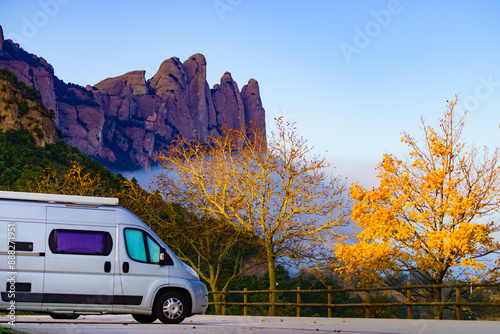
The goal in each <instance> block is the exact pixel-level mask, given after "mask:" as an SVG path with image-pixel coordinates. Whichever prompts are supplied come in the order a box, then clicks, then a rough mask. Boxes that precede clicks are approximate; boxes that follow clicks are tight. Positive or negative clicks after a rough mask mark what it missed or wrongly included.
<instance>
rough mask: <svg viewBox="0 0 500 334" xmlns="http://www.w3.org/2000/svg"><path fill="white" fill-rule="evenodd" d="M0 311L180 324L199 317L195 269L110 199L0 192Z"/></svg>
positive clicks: (200, 289)
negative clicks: (110, 315) (114, 315)
mask: <svg viewBox="0 0 500 334" xmlns="http://www.w3.org/2000/svg"><path fill="white" fill-rule="evenodd" d="M0 291H1V300H0V309H2V310H4V311H5V310H7V311H10V314H11V315H12V314H13V311H12V310H15V311H17V310H19V311H37V312H47V313H49V314H50V315H51V316H52V317H53V318H56V319H76V318H78V316H79V315H81V314H105V313H121V314H124V313H125V314H132V316H133V317H134V319H135V320H137V321H139V322H142V323H151V322H153V321H155V320H156V319H159V320H160V321H162V322H163V323H166V324H172V323H180V322H181V321H182V320H184V318H185V317H189V316H191V315H193V314H198V313H203V312H204V311H205V310H206V308H207V306H208V292H207V288H206V286H205V284H203V283H202V282H200V280H199V277H198V275H197V274H196V272H195V271H194V270H193V269H192V268H191V267H189V266H187V265H186V264H184V263H183V262H182V261H181V260H179V259H178V258H177V257H176V256H175V255H174V253H173V252H172V251H171V250H170V249H169V248H168V247H167V245H165V243H164V242H163V241H162V240H161V239H160V238H159V237H158V236H157V235H156V234H155V233H154V232H153V231H152V230H151V229H150V228H149V227H148V226H146V224H144V223H143V222H142V221H140V220H139V218H137V217H136V216H135V215H133V214H132V213H131V212H129V211H128V210H126V209H124V208H122V207H119V206H118V199H116V198H102V197H86V196H66V195H51V194H35V193H21V192H9V191H0Z"/></svg>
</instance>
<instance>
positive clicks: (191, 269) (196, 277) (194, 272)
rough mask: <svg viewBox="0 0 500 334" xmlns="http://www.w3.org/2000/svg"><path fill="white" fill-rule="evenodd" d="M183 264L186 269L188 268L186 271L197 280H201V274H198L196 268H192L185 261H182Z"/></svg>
mask: <svg viewBox="0 0 500 334" xmlns="http://www.w3.org/2000/svg"><path fill="white" fill-rule="evenodd" d="M182 264H183V265H184V269H186V271H187V272H188V273H189V274H190V275H191V276H193V277H194V278H195V279H197V280H200V276H198V273H197V272H196V270H194V269H193V268H191V267H190V266H188V265H187V264H185V263H184V262H182Z"/></svg>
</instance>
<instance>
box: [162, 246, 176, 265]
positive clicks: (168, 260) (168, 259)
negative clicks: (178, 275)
mask: <svg viewBox="0 0 500 334" xmlns="http://www.w3.org/2000/svg"><path fill="white" fill-rule="evenodd" d="M159 264H160V266H173V265H174V261H173V260H172V258H171V257H170V255H168V253H167V250H166V249H165V248H161V249H160V262H159Z"/></svg>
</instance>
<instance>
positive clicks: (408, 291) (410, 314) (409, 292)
mask: <svg viewBox="0 0 500 334" xmlns="http://www.w3.org/2000/svg"><path fill="white" fill-rule="evenodd" d="M406 285H407V286H410V285H411V282H410V281H408V282H406ZM406 302H407V303H411V289H410V288H409V289H407V290H406ZM406 312H407V318H408V319H413V315H412V313H411V305H408V306H407V307H406Z"/></svg>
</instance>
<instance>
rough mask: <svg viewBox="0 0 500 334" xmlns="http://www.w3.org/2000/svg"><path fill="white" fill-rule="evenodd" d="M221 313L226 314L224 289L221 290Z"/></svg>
mask: <svg viewBox="0 0 500 334" xmlns="http://www.w3.org/2000/svg"><path fill="white" fill-rule="evenodd" d="M222 303H223V304H222V315H226V291H223V292H222Z"/></svg>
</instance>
